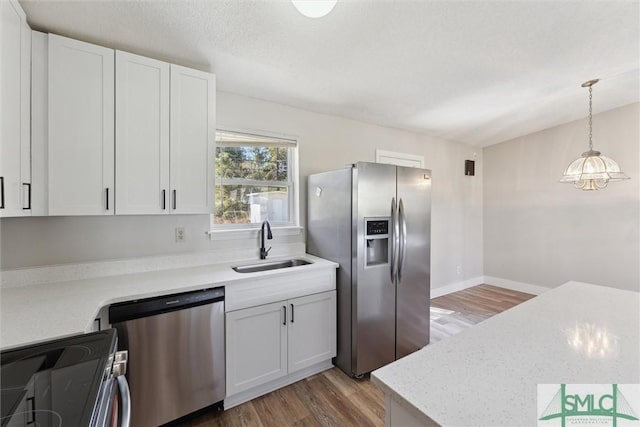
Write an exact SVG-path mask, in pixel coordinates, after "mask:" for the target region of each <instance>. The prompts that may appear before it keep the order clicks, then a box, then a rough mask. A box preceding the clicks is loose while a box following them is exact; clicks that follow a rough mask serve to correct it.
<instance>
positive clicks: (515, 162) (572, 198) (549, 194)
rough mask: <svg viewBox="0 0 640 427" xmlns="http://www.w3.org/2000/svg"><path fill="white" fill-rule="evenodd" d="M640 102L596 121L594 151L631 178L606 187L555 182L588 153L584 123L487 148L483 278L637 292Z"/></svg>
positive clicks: (639, 284)
mask: <svg viewBox="0 0 640 427" xmlns="http://www.w3.org/2000/svg"><path fill="white" fill-rule="evenodd" d="M639 105H640V104H637V103H636V104H632V105H628V106H626V107H622V108H618V109H615V110H611V111H608V112H605V113H601V114H598V115H596V116H594V119H593V141H594V148H595V149H597V150H599V151H601V152H602V153H603V154H604V155H606V156H608V157H610V158H612V159H614V160H616V161H617V162H618V163H619V164H620V166H621V168H622V170H623V171H624V172H625V173H626V174H627V175H629V176H630V177H631V180H628V181H623V182H614V183H611V184H609V186H608V187H607V188H606V189H604V190H599V191H581V190H577V189H575V188H573V186H572V185H570V184H560V183H558V179H559V178H560V177H561V176H562V173H563V171H564V169H565V168H566V167H567V165H568V164H569V163H570V162H571V161H572V160H574V159H575V158H577V157H578V156H579V155H580V154H581V153H582V152H584V151H586V150H587V144H588V139H587V132H588V131H587V129H588V128H587V120H586V119H584V120H579V121H575V122H571V123H568V124H565V125H562V126H558V127H555V128H551V129H547V130H544V131H541V132H537V133H534V134H531V135H527V136H524V137H521V138H516V139H513V140H511V141H507V142H504V143H501V144H497V145H493V146H490V147H487V148H485V150H484V162H485V169H484V173H485V176H484V203H483V207H484V274H485V275H487V276H494V277H500V278H503V279H508V280H514V281H519V282H525V283H530V284H535V285H541V286H549V287H555V286H558V285H560V284H562V283H564V282H566V281H568V280H578V281H584V282H590V283H597V284H602V285H608V286H614V287H618V288H622V289H635V290H639V289H640V272H639V270H640V262H639V261H640V254H639V247H640V239H639V233H640V231H639V225H640V191H639V190H640V176H639V172H638V170H639V155H640V153H639V146H640V131H639V126H640V120H639V117H640V107H639Z"/></svg>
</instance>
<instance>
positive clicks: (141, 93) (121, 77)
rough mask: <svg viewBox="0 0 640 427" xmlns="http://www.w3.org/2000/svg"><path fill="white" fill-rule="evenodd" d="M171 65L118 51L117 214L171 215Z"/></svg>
mask: <svg viewBox="0 0 640 427" xmlns="http://www.w3.org/2000/svg"><path fill="white" fill-rule="evenodd" d="M169 196H170V194H169V64H168V63H166V62H161V61H156V60H154V59H150V58H145V57H143V56H138V55H133V54H130V53H126V52H121V51H117V52H116V213H117V214H162V213H168V212H169Z"/></svg>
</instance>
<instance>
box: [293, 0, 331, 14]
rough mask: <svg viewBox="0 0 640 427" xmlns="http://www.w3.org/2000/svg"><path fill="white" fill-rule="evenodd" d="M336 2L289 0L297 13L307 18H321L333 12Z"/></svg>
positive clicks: (329, 0)
mask: <svg viewBox="0 0 640 427" xmlns="http://www.w3.org/2000/svg"><path fill="white" fill-rule="evenodd" d="M337 2H338V0H291V3H293V5H294V6H295V7H296V9H298V12H300V13H301V14H303V15H304V16H306V17H308V18H322V17H323V16H325V15H328V14H329V12H331V11H332V10H333V7H334V6H335V5H336V3H337Z"/></svg>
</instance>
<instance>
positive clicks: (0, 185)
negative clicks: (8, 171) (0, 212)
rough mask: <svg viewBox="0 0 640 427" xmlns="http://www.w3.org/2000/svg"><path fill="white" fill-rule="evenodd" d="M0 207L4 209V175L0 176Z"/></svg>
mask: <svg viewBox="0 0 640 427" xmlns="http://www.w3.org/2000/svg"><path fill="white" fill-rule="evenodd" d="M0 199H1V200H0V209H4V176H0Z"/></svg>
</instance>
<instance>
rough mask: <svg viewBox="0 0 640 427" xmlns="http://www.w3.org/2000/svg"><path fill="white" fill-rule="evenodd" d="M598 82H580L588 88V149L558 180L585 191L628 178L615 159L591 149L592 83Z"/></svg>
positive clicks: (596, 80)
mask: <svg viewBox="0 0 640 427" xmlns="http://www.w3.org/2000/svg"><path fill="white" fill-rule="evenodd" d="M598 82H599V80H598V79H593V80H589V81H588V82H584V83H582V87H588V88H589V151H585V152H584V153H582V156H580V157H579V158H577V159H576V160H574V161H573V162H571V164H570V165H569V166H567V169H566V170H565V171H564V175H563V177H562V178H561V179H560V182H564V183H572V184H573V185H575V187H576V188H578V189H581V190H585V191H588V190H599V189H601V188H605V187H606V186H607V184H609V182H610V181H622V180H625V179H629V177H628V176H627V175H626V174H624V173H623V172H622V171H621V170H620V166H618V164H617V163H616V162H615V161H613V160H612V159H610V158H609V157H606V156H603V155H602V154H600V152H599V151H595V150H594V149H593V141H592V122H593V117H592V115H593V111H592V108H591V99H592V92H593V85H594V84H596V83H598Z"/></svg>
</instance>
